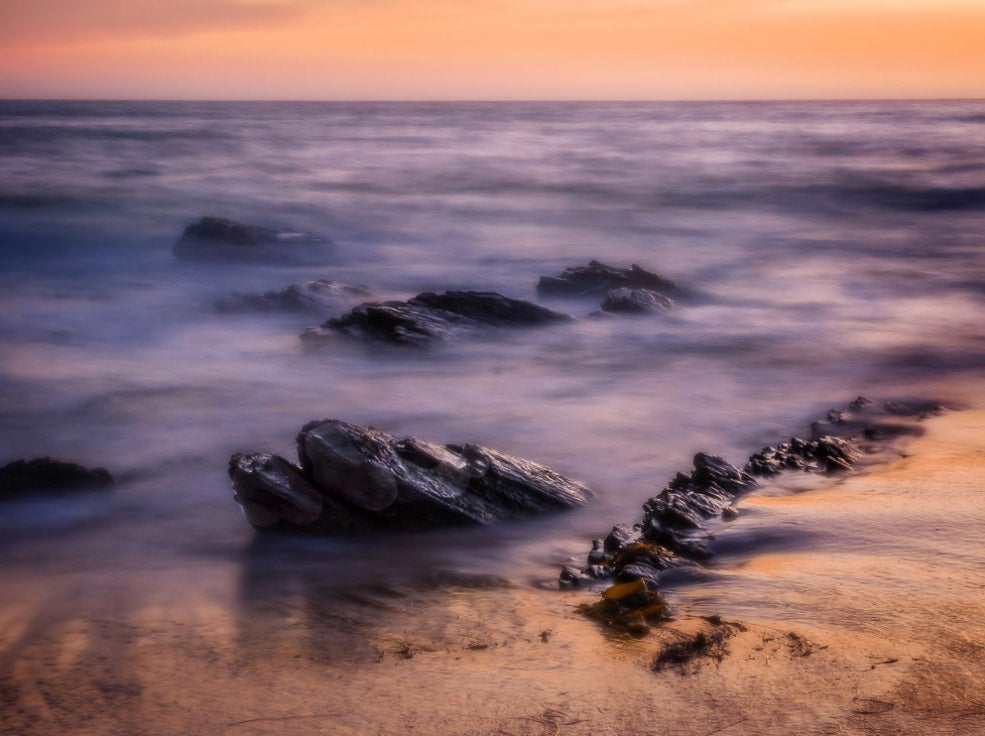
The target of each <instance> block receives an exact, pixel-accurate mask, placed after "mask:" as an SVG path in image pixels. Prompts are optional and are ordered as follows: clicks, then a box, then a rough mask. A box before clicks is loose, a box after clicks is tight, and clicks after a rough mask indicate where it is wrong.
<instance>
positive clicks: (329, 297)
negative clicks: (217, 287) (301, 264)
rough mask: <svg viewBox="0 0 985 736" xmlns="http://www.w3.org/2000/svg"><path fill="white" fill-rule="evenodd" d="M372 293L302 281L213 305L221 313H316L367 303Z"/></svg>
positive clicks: (229, 298) (233, 297)
mask: <svg viewBox="0 0 985 736" xmlns="http://www.w3.org/2000/svg"><path fill="white" fill-rule="evenodd" d="M371 296H373V292H371V291H370V290H369V289H367V288H366V287H365V286H349V285H347V284H340V283H337V282H335V281H324V280H319V281H305V282H303V283H300V284H291V285H290V286H286V287H284V288H283V289H277V290H272V291H265V292H263V293H262V294H244V293H240V292H236V293H234V294H230V295H229V296H227V297H225V298H224V299H220V300H218V301H217V302H216V303H215V307H216V309H217V310H219V311H220V312H315V311H325V310H332V309H340V308H341V307H347V306H349V305H351V304H352V303H354V302H356V301H358V300H362V299H368V298H369V297H371Z"/></svg>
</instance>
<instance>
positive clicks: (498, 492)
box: [229, 419, 594, 534]
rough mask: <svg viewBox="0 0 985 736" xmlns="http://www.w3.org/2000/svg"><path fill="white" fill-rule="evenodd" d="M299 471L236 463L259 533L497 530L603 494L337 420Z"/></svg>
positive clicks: (547, 472)
mask: <svg viewBox="0 0 985 736" xmlns="http://www.w3.org/2000/svg"><path fill="white" fill-rule="evenodd" d="M297 446H298V458H299V465H293V464H292V463H290V462H288V461H287V460H285V459H284V458H282V457H279V456H276V455H268V454H266V453H253V454H234V455H233V456H232V457H231V458H230V461H229V477H230V479H231V480H232V484H233V488H234V490H235V499H236V501H237V502H238V503H239V504H240V505H241V506H242V507H243V512H244V514H245V515H246V518H247V520H248V521H249V522H250V523H251V524H252V525H253V526H254V527H255V528H258V529H262V528H271V527H276V528H281V529H294V530H300V531H305V532H309V533H317V534H336V533H345V532H364V531H374V530H381V529H408V530H409V529H428V528H434V527H445V526H455V525H468V524H490V523H494V522H499V521H507V520H513V519H521V518H526V517H530V516H535V515H538V514H543V513H548V512H553V511H560V510H563V509H568V508H572V507H575V506H581V505H583V504H585V503H587V502H588V501H590V500H591V499H592V498H594V494H593V493H592V491H590V490H589V489H588V488H586V487H585V486H584V485H582V484H581V483H578V482H577V481H573V480H570V479H568V478H565V477H564V476H562V475H560V474H558V473H556V472H555V471H553V470H551V469H550V468H548V467H546V466H544V465H540V464H539V463H535V462H532V461H530V460H525V459H523V458H519V457H515V456H512V455H507V454H505V453H501V452H498V451H496V450H492V449H490V448H487V447H481V446H479V445H473V444H466V445H438V444H435V443H433V442H428V441H426V440H422V439H419V438H417V437H406V438H403V439H398V438H397V437H394V436H393V435H389V434H386V433H385V432H381V431H379V430H376V429H374V428H372V427H358V426H356V425H353V424H348V423H346V422H343V421H340V420H338V419H326V420H321V421H315V422H310V423H309V424H306V425H305V426H304V427H303V428H302V429H301V431H300V433H299V434H298V436H297Z"/></svg>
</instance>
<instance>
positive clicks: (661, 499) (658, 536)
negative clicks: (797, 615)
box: [559, 397, 943, 627]
mask: <svg viewBox="0 0 985 736" xmlns="http://www.w3.org/2000/svg"><path fill="white" fill-rule="evenodd" d="M942 410H943V407H941V406H940V404H937V403H933V402H907V403H901V402H887V403H886V404H884V405H883V407H881V408H880V407H877V406H876V405H875V404H873V403H872V402H871V401H869V400H868V399H865V398H864V397H859V398H857V399H855V401H853V402H852V403H851V404H850V405H849V406H848V407H847V408H846V409H843V410H835V409H832V410H831V411H830V412H828V413H827V415H826V416H825V417H824V418H823V419H820V420H818V421H816V422H814V423H813V424H812V425H811V426H812V430H813V436H812V437H811V439H802V438H799V437H794V438H792V439H791V440H789V441H788V442H784V443H782V444H780V445H777V446H770V447H765V448H763V449H762V450H760V451H759V452H757V453H754V454H753V455H751V456H750V458H749V460H748V462H747V463H746V464H745V466H744V467H743V468H742V469H741V470H740V469H739V468H737V467H735V466H733V465H730V464H729V463H727V462H726V461H725V460H723V459H722V458H719V457H715V456H712V455H708V454H705V453H698V454H697V455H695V457H694V470H692V471H691V472H690V473H678V474H677V476H676V477H675V478H674V479H673V480H671V482H670V483H669V484H668V485H667V487H666V488H664V490H663V491H661V492H660V493H659V494H658V495H657V496H654V497H653V498H651V499H649V500H647V501H646V502H645V503H644V505H643V511H644V514H643V519H642V521H640V522H639V523H637V524H635V525H633V526H632V527H629V526H627V525H624V524H620V525H617V526H615V527H613V529H612V532H610V534H609V535H608V536H607V537H606V538H605V540H599V539H596V540H594V542H593V543H592V550H591V552H590V553H589V554H588V558H587V560H586V562H587V564H586V566H585V567H583V568H581V569H578V568H576V567H574V566H570V565H569V566H567V567H565V569H564V570H563V571H562V573H561V576H560V579H559V583H560V585H561V586H562V587H572V586H576V585H581V584H583V583H584V584H588V583H592V582H594V581H597V580H599V579H608V580H612V579H615V580H617V581H618V582H619V583H621V584H629V583H631V582H632V581H634V580H639V581H642V582H643V583H645V586H646V588H647V589H650V590H655V589H656V585H657V583H658V582H659V578H660V573H661V572H662V571H664V570H668V569H670V568H672V567H678V566H680V565H685V564H696V563H699V562H700V561H702V560H704V559H706V558H707V557H709V556H710V554H711V552H710V550H709V549H708V547H707V546H706V545H705V544H704V543H703V541H702V540H701V538H700V537H699V535H700V533H701V532H702V530H703V529H704V528H705V526H706V525H707V524H708V522H709V521H710V520H712V519H716V518H717V519H723V520H725V521H729V520H732V519H735V518H736V517H737V516H738V514H737V512H736V510H735V508H734V503H735V501H736V500H737V499H738V498H740V497H741V496H743V495H744V494H746V493H748V492H750V491H751V490H753V489H754V488H756V486H757V485H758V482H757V480H756V479H757V478H768V477H772V476H775V475H778V474H779V473H782V472H785V471H791V470H793V471H802V472H813V473H835V472H844V471H846V470H850V469H851V468H852V467H853V466H854V465H856V464H857V463H858V462H859V461H860V460H861V458H862V457H863V451H865V452H878V451H880V450H881V449H884V448H885V446H886V445H887V443H888V442H889V441H891V440H892V439H895V438H897V437H899V436H902V435H905V434H914V433H915V431H914V429H913V427H912V426H911V425H906V424H902V425H900V424H899V423H898V420H896V421H897V423H889V424H887V422H886V417H887V415H888V416H892V417H901V416H906V417H914V418H922V417H925V416H927V415H929V414H932V413H937V412H940V411H942ZM863 440H867V441H869V442H870V443H872V444H868V445H863ZM874 440H879V441H880V442H882V447H881V448H880V446H879V444H876V443H874V442H873V441H874ZM614 610H616V609H615V608H614V607H613V605H612V604H611V603H610V604H606V603H604V598H603V603H600V604H598V605H597V606H596V607H592V608H591V609H588V610H587V611H586V612H588V613H589V615H592V616H593V617H595V618H599V616H598V615H596V614H598V612H599V611H603V612H612V611H614ZM617 613H618V616H614V617H613V618H612V622H614V623H613V625H617V626H622V627H625V622H626V621H632V622H635V625H639V620H640V614H639V612H638V611H636V612H634V611H633V610H632V609H627V608H626V606H624V605H623V606H620V607H618V611H617ZM606 615H608V613H607V614H606ZM612 622H610V623H612Z"/></svg>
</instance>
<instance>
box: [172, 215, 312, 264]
mask: <svg viewBox="0 0 985 736" xmlns="http://www.w3.org/2000/svg"><path fill="white" fill-rule="evenodd" d="M330 245H331V241H330V240H328V239H327V238H323V237H322V236H320V235H313V234H311V233H303V232H298V231H296V230H283V229H275V228H268V227H258V226H256V225H245V224H243V223H241V222H236V221H234V220H225V219H222V218H220V217H203V218H202V219H201V220H199V221H198V222H195V223H192V224H191V225H189V226H188V227H186V228H185V232H184V233H183V234H182V236H181V238H180V239H179V240H178V242H177V243H175V244H174V249H173V250H174V254H175V256H177V257H178V258H182V259H185V260H206V261H213V260H220V261H222V260H269V259H274V260H285V259H286V260H290V259H292V258H294V257H296V256H299V255H301V254H302V252H305V251H307V252H310V251H312V250H313V249H318V248H324V247H326V246H330Z"/></svg>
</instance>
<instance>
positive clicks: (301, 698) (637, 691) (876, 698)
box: [0, 412, 985, 736]
mask: <svg viewBox="0 0 985 736" xmlns="http://www.w3.org/2000/svg"><path fill="white" fill-rule="evenodd" d="M929 426H930V429H931V431H930V433H929V434H928V435H927V436H926V437H924V438H921V439H920V440H918V441H917V442H916V443H915V444H914V445H913V446H912V447H911V448H910V456H909V457H906V458H902V459H900V460H898V461H897V462H896V463H894V464H892V465H891V466H889V467H887V468H885V469H880V470H878V471H877V472H872V473H869V474H867V475H862V476H858V477H854V478H850V479H848V480H846V481H844V482H842V483H839V484H837V485H834V486H830V487H826V488H821V489H815V490H812V491H807V492H803V493H799V494H796V495H791V496H786V497H777V496H769V497H755V496H753V497H749V498H748V499H747V500H746V501H744V502H743V507H747V508H748V509H749V510H750V511H753V510H754V511H755V513H749V514H746V515H743V516H742V517H740V519H741V521H739V522H736V526H735V527H734V528H737V529H738V528H740V525H741V524H746V525H747V526H749V527H756V526H763V527H766V526H772V525H780V526H783V525H785V524H786V523H787V522H788V521H790V520H792V519H799V520H800V521H799V524H798V530H801V531H803V532H804V533H806V534H807V535H808V536H807V539H809V540H810V542H809V545H807V546H806V547H805V546H800V547H799V548H798V550H797V551H795V552H794V551H791V550H784V551H783V552H782V553H781V552H777V551H775V550H769V549H766V550H748V549H747V550H744V551H739V550H729V551H725V552H723V553H721V556H720V557H719V559H718V561H717V565H716V568H715V569H714V570H712V571H711V573H710V576H709V577H707V578H705V579H703V580H701V581H698V582H694V581H692V583H691V584H690V585H686V586H682V587H679V588H677V589H675V590H674V591H673V602H674V604H675V606H676V609H677V613H678V616H677V619H676V620H675V621H673V622H671V623H670V624H669V625H668V627H667V628H665V629H662V630H660V631H657V632H655V633H654V634H652V635H651V636H649V637H646V638H644V639H635V638H632V637H628V636H619V635H613V634H610V633H606V632H605V631H603V630H602V629H600V628H598V627H596V625H595V624H593V623H592V622H590V621H588V620H586V619H584V618H583V617H581V616H580V615H578V614H577V613H576V611H575V608H576V605H577V604H578V603H580V602H583V601H584V600H586V596H589V594H587V593H585V592H581V591H574V592H562V591H556V590H545V589H541V588H538V587H535V586H530V585H529V584H526V583H522V582H517V581H508V580H503V579H500V578H497V577H495V576H491V575H488V574H467V573H454V572H451V571H449V572H442V570H441V567H440V566H439V565H434V566H433V567H427V569H422V570H421V572H420V574H419V575H412V576H408V575H407V574H406V571H404V572H403V573H401V574H397V575H387V574H386V573H383V574H381V575H380V576H379V579H378V580H377V581H376V582H372V581H364V582H362V583H361V584H358V585H354V584H352V581H346V580H336V579H331V578H330V577H326V575H325V570H324V569H323V568H321V567H319V565H318V564H317V562H318V561H317V556H315V555H313V556H312V559H310V560H307V561H306V560H305V559H304V558H303V555H296V553H297V549H294V550H293V551H290V554H294V555H296V558H295V559H296V560H297V564H296V565H295V566H294V567H293V569H292V568H291V567H290V566H288V565H285V564H283V560H281V561H280V562H272V560H275V559H276V558H277V556H278V555H283V554H287V552H285V551H284V548H283V545H282V544H280V543H279V542H276V541H275V542H268V541H266V540H257V541H256V542H254V543H252V544H251V545H250V546H249V547H248V548H247V549H246V550H245V551H244V552H243V554H242V556H241V558H240V560H239V561H238V562H231V561H223V560H215V561H213V562H212V563H210V564H207V565H203V566H199V567H196V568H195V569H194V570H189V569H185V570H181V569H174V570H171V571H170V572H167V571H165V572H162V573H160V574H156V575H155V576H153V577H152V578H149V577H147V576H146V575H142V574H140V573H139V572H130V573H127V572H126V571H124V572H120V573H110V572H104V573H99V574H97V573H93V572H84V573H78V574H61V575H52V576H51V577H49V578H47V579H42V578H40V577H37V576H20V577H16V576H8V577H7V578H6V579H5V581H4V582H3V590H2V600H3V601H4V605H3V606H2V607H0V616H2V624H3V625H2V627H0V631H2V634H0V637H2V638H0V641H2V654H0V698H2V704H3V711H2V713H3V715H2V721H0V725H2V728H3V731H4V732H9V733H17V734H48V733H55V732H61V733H83V734H108V733H121V734H122V733H126V734H131V735H138V734H158V733H225V734H279V733H284V732H285V729H288V728H289V729H290V732H291V733H293V734H324V733H327V732H328V733H332V734H343V735H347V734H353V736H355V734H364V733H380V734H394V735H396V734H407V733H428V734H513V735H515V736H527V735H528V734H529V735H533V734H538V735H539V734H555V733H559V734H584V735H585V736H587V735H588V734H627V733H632V734H639V735H641V736H642V735H643V734H666V733H673V734H681V735H682V736H684V735H686V736H691V735H693V736H699V735H704V734H710V733H716V732H721V733H726V732H728V731H729V729H732V730H733V731H734V732H737V733H760V734H775V735H777V736H780V735H781V734H790V733H803V734H836V733H837V734H859V735H860V736H861V735H862V734H865V735H867V736H868V735H871V734H887V735H888V734H899V733H903V734H911V733H912V734H917V733H920V734H923V733H948V734H959V735H962V736H973V735H974V736H977V734H979V733H980V732H981V725H982V723H983V718H985V697H983V695H982V693H983V692H985V688H983V685H985V666H983V664H982V662H983V659H982V654H983V653H985V638H983V637H982V635H981V634H980V630H981V629H980V627H978V626H976V625H974V622H976V621H979V620H981V619H982V617H983V616H985V605H983V597H982V592H983V591H985V573H983V572H982V571H983V570H985V565H983V564H982V559H981V554H982V553H981V550H982V549H985V544H983V542H985V539H983V538H982V534H983V532H982V530H983V529H985V518H983V511H982V509H983V508H985V506H983V504H982V503H981V488H980V478H981V477H982V474H983V473H985V454H983V453H982V451H981V449H980V445H979V438H980V433H981V430H982V428H985V413H982V412H959V413H955V414H952V415H949V416H945V417H941V418H937V419H934V420H931V422H930V423H929ZM928 505H931V506H936V507H937V510H936V511H934V512H931V513H929V515H928V517H927V518H929V519H930V521H931V524H933V526H929V527H928V526H926V525H924V524H923V521H920V520H918V519H916V517H915V516H914V514H913V513H912V511H913V509H915V508H922V509H926V508H927V506H928ZM807 507H810V513H805V512H806V511H807ZM851 533H854V534H855V537H856V538H858V539H862V538H864V539H865V540H866V544H864V545H862V544H858V545H852V544H851V542H850V540H851V538H852V537H851ZM959 540H960V541H959ZM344 549H345V548H344V547H340V549H339V553H340V554H341V553H343V550H344ZM350 551H351V550H350ZM391 554H395V555H396V554H399V550H392V551H391ZM372 565H378V561H377V560H374V561H373V562H372ZM377 569H382V568H377ZM188 575H195V576H196V581H195V588H194V590H192V589H189V586H188V585H187V580H188V578H187V576H188ZM709 614H721V615H722V616H723V617H724V619H725V621H738V622H741V623H742V628H741V629H740V628H737V629H736V630H735V631H734V633H733V634H732V635H731V636H730V637H728V638H727V639H725V640H723V641H722V642H721V643H720V644H721V650H719V651H712V652H710V653H709V654H707V656H702V657H699V658H695V659H694V660H691V661H686V662H685V663H684V664H682V665H680V666H677V665H674V666H665V663H666V662H667V661H668V659H667V656H666V652H668V651H672V649H673V647H674V646H675V645H676V644H677V643H679V642H681V641H683V640H684V638H685V637H686V636H687V635H692V636H693V635H694V633H695V632H699V631H701V630H703V627H707V626H708V623H707V622H706V621H704V619H702V618H700V616H701V615H709ZM661 662H663V663H664V664H661Z"/></svg>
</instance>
